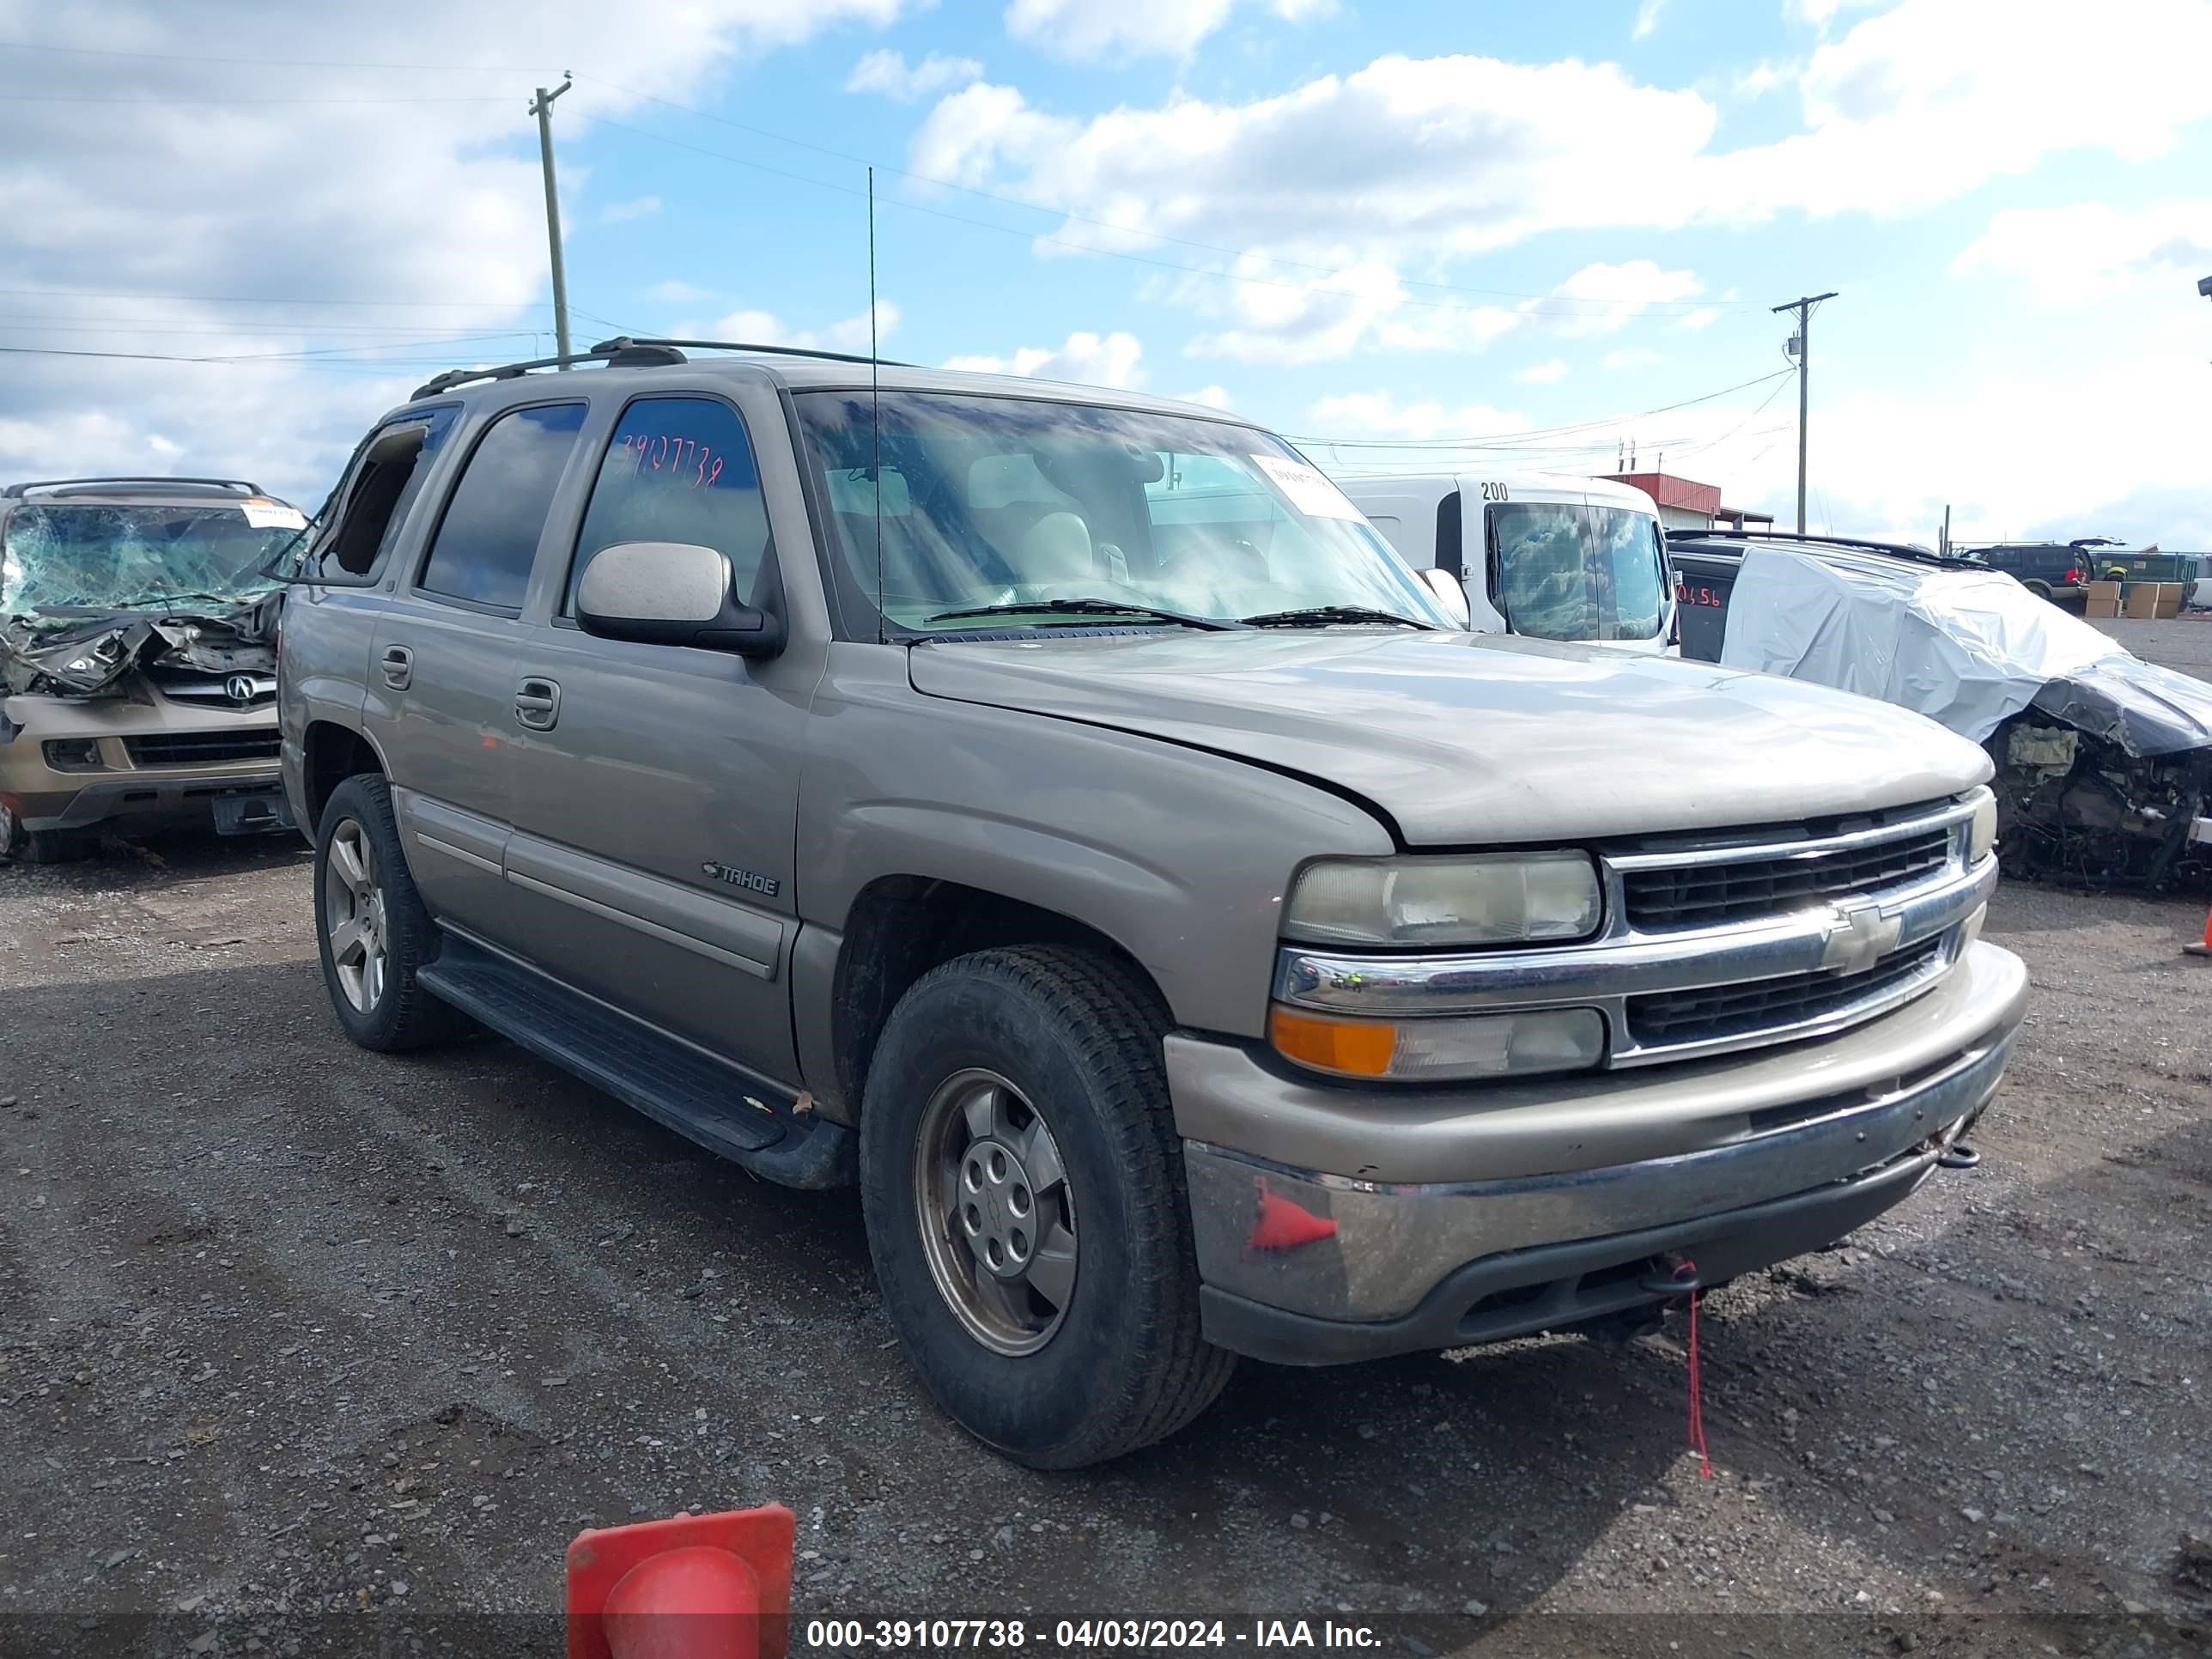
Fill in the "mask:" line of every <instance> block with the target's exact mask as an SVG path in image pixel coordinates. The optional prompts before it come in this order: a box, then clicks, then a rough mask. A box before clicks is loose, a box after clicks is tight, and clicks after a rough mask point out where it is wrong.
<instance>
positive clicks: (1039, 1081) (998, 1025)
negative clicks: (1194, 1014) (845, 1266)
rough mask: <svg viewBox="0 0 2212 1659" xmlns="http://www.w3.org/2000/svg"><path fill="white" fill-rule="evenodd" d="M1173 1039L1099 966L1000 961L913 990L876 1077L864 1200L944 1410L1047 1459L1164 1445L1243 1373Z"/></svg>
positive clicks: (889, 1030)
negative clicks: (1167, 1043) (1181, 1127)
mask: <svg viewBox="0 0 2212 1659" xmlns="http://www.w3.org/2000/svg"><path fill="white" fill-rule="evenodd" d="M1167 1026H1168V1018H1167V1012H1166V1010H1165V1009H1164V1007H1163V1006H1161V1005H1160V1001H1159V998H1158V994H1157V993H1156V992H1154V991H1153V989H1152V987H1151V986H1149V985H1148V984H1146V982H1145V981H1143V980H1142V979H1141V978H1140V977H1139V976H1138V975H1136V974H1134V973H1133V972H1132V971H1131V970H1130V969H1127V968H1126V967H1124V966H1122V965H1121V964H1120V963H1116V962H1115V961H1114V960H1112V959H1111V958H1109V957H1106V956H1104V955H1103V954H1101V953H1097V952H1093V951H1081V950H1074V949H1069V948H1065V947H1060V946H1036V945H1024V946H1018V947H1013V948H1008V949H1001V950H993V951H979V952H977V953H976V954H975V955H973V956H968V957H959V958H957V960H955V961H952V962H949V963H945V964H944V965H942V966H941V967H939V968H937V969H933V971H932V972H930V973H928V974H927V975H924V976H923V977H922V978H921V980H920V981H918V982H917V983H916V984H915V986H914V987H913V988H912V989H910V990H909V991H908V993H907V994H906V995H905V996H904V997H903V998H902V999H901V1000H900V1002H899V1005H898V1006H897V1007H896V1009H895V1010H893V1012H892V1014H891V1017H890V1022H889V1024H886V1026H885V1027H884V1034H883V1039H882V1041H881V1042H879V1043H878V1046H877V1048H876V1053H875V1056H874V1059H873V1060H872V1062H871V1064H870V1066H869V1071H868V1082H867V1088H866V1099H865V1102H864V1105H863V1109H862V1112H861V1115H860V1199H861V1207H862V1211H863V1212H864V1214H865V1215H866V1220H867V1228H868V1249H869V1253H870V1255H872V1256H873V1258H874V1260H875V1266H876V1276H877V1278H878V1280H880V1282H881V1283H882V1285H883V1290H884V1304H885V1306H886V1308H887V1309H888V1310H889V1311H890V1317H891V1322H892V1324H893V1325H894V1326H895V1327H896V1328H897V1331H898V1334H899V1336H900V1337H901V1339H902V1341H903V1343H904V1345H905V1347H906V1350H907V1354H908V1358H909V1359H910V1360H911V1361H912V1363H913V1364H914V1366H915V1370H917V1371H918V1372H919V1373H920V1374H921V1380H922V1383H923V1384H924V1386H926V1387H927V1389H929V1392H930V1394H931V1395H932V1396H933V1397H934V1398H935V1400H936V1401H937V1402H938V1404H939V1406H940V1407H943V1408H944V1410H945V1413H946V1414H947V1415H948V1416H950V1417H951V1418H952V1419H953V1420H954V1421H955V1422H957V1423H958V1424H959V1425H961V1426H962V1427H963V1428H965V1429H966V1430H968V1431H969V1432H970V1433H971V1434H974V1435H975V1437H977V1438H979V1439H981V1440H983V1441H984V1442H986V1443H988V1444H990V1445H992V1446H994V1447H996V1448H998V1449H1000V1451H1002V1452H1005V1453H1006V1455H1008V1456H1010V1457H1012V1458H1013V1459H1015V1460H1016V1461H1017V1462H1022V1463H1026V1464H1029V1465H1030V1466H1031V1467H1032V1468H1079V1467H1081V1466H1083V1465H1085V1464H1089V1463H1100V1462H1106V1461H1107V1460H1109V1459H1110V1458H1115V1457H1118V1456H1121V1455H1122V1454H1123V1453H1125V1452H1129V1451H1133V1450H1135V1449H1137V1448H1139V1447H1140V1446H1146V1445H1149V1444H1151V1443H1152V1442H1154V1441H1157V1440H1161V1439H1164V1438H1165V1437H1167V1436H1169V1435H1170V1434H1172V1433H1174V1432H1175V1431H1176V1430H1177V1429H1179V1428H1181V1427H1182V1426H1183V1425H1185V1424H1186V1423H1188V1422H1189V1421H1190V1420H1191V1419H1193V1418H1194V1417H1195V1416H1197V1415H1198V1413H1200V1412H1201V1411H1203V1410H1204V1409H1205V1408H1206V1406H1207V1405H1208V1404H1210V1403H1211V1402H1212V1400H1213V1397H1214V1396H1215V1395H1218V1393H1220V1391H1221V1388H1222V1385H1223V1384H1224V1383H1226V1382H1227V1381H1228V1380H1229V1375H1230V1372H1231V1370H1232V1369H1233V1368H1234V1366H1235V1364H1236V1360H1235V1358H1234V1356H1232V1355H1231V1354H1229V1353H1227V1352H1225V1351H1223V1350H1221V1349H1218V1348H1216V1347H1213V1346H1211V1345H1210V1344H1208V1343H1207V1342H1206V1340H1204V1339H1203V1338H1202V1337H1200V1334H1199V1314H1198V1269H1197V1264H1196V1259H1195V1256H1194V1252H1193V1249H1192V1244H1191V1228H1190V1210H1189V1204H1188V1199H1187V1197H1186V1195H1185V1192H1184V1186H1183V1176H1182V1141H1181V1139H1180V1138H1179V1137H1178V1136H1177V1135H1176V1132H1175V1126H1174V1122H1173V1120H1172V1118H1171V1117H1170V1112H1169V1106H1168V1091H1167V1078H1166V1074H1165V1069H1164V1066H1163V1063H1162V1059H1161V1049H1160V1042H1161V1038H1162V1036H1163V1035H1164V1033H1165V1031H1166V1030H1167Z"/></svg>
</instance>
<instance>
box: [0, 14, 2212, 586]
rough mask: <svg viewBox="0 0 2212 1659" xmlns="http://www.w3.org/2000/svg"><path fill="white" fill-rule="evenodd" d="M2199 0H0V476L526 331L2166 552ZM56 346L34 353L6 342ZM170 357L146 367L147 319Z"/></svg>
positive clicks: (298, 410)
mask: <svg viewBox="0 0 2212 1659" xmlns="http://www.w3.org/2000/svg"><path fill="white" fill-rule="evenodd" d="M2206 64H2212V0H2106V3H2103V4H2100V5H2098V6H2096V7H2093V8H2092V7H2087V6H2083V5H2081V4H2078V3H2062V0H1577V3H1575V4H1572V5H1555V6H1542V7H1532V6H1527V5H1521V4H1504V3H1492V0H1429V3H1389V0H1010V3H1009V0H987V3H979V0H937V3H934V4H931V3H927V0H682V3H675V0H670V3H660V4H655V3H647V4H642V5H636V6H630V7H612V6H609V5H606V4H605V3H585V0H467V3H461V4H455V5H449V6H444V7H430V8H424V7H407V8H399V7H368V6H354V5H348V4H343V3H339V0H294V3H289V4H286V5H284V6H283V7H281V8H280V7H277V6H275V5H271V4H267V3H255V0H164V3H158V4H156V3H145V0H73V3H70V4H68V5H60V6H58V5H53V4H51V3H46V0H40V3H35V4H34V3H29V0H0V345H4V346H6V347H8V348H10V349H9V351H8V352H7V353H6V354H5V356H4V357H0V477H19V476H23V475H26V474H30V475H37V476H51V475H53V474H56V473H62V474H68V473H82V472H98V471H123V470H132V471H136V470H141V469H149V470H156V471H181V472H193V473H210V472H213V473H224V474H229V473H244V474H246V475H247V476H250V477H257V478H258V479H260V480H261V481H262V482H264V483H266V484H268V485H269V486H270V488H273V489H278V490H280V491H283V492H286V493H289V494H292V495H295V496H297V497H300V498H301V499H308V498H319V495H320V494H321V492H322V490H323V489H325V488H326V487H327V485H328V483H329V481H330V477H331V473H332V471H334V469H335V468H336V466H337V465H338V463H339V462H340V461H341V460H342V459H343V454H344V453H345V451H346V450H347V449H348V448H349V447H350V445H351V443H352V441H353V440H354V439H355V437H356V436H357V435H358V434H359V432H360V430H361V428H362V426H363V425H364V424H365V423H366V422H367V421H368V419H370V418H371V417H373V416H374V414H375V413H376V412H378V410H380V409H382V408H384V407H386V406H388V405H389V404H392V403H393V402H396V401H398V399H399V398H402V397H404V395H405V393H406V392H407V390H408V388H409V387H410V386H411V385H412V384H413V383H414V382H415V381H416V380H418V379H420V378H422V376H423V375H425V374H428V372H430V371H431V370H433V369H435V368H439V367H442V366H445V365H447V364H449V363H452V362H474V361H493V360H500V359H503V358H506V357H510V356H527V355H532V353H533V352H534V351H537V350H539V349H550V326H551V312H550V304H549V303H548V292H549V285H548V282H547V278H546V273H545V265H546V258H545V246H544V218H543V206H542V201H541V197H540V195H539V186H538V162H537V146H536V135H535V131H534V127H533V125H532V123H531V122H530V121H529V119H528V118H527V117H526V113H525V106H526V103H527V100H528V98H529V95H530V93H531V89H532V88H533V87H535V86H538V85H540V84H547V83H553V82H557V80H558V78H559V76H560V75H561V73H562V71H563V70H573V71H574V75H575V77H576V84H575V88H574V90H573V91H572V92H570V93H569V94H568V95H567V96H565V97H564V98H563V99H562V100H561V101H560V102H559V103H558V104H557V105H556V132H557V140H558V147H559V156H560V163H561V168H562V174H561V181H562V197H563V202H564V212H565V215H566V219H567V238H566V246H567V250H568V272H569V276H568V282H569V292H570V297H571V302H572V306H573V307H574V313H575V328H576V332H577V334H578V336H579V337H580V338H581V339H585V340H591V339H596V338H599V337H603V336H605V335H606V334H608V333H611V332H613V331H616V329H617V327H619V328H621V329H623V330H627V331H656V332H659V331H671V332H674V331H682V332H693V331H705V332H711V333H713V334H714V335H716V336H717V337H728V336H736V337H742V338H747V339H758V340H780V341H786V342H797V343H823V344H828V345H832V346H837V347H842V348H847V349H850V348H853V347H855V346H860V347H865V345H866V336H867V326H868V284H867V264H866V255H867V242H866V220H865V215H864V209H863V197H862V191H863V185H864V179H865V172H864V168H865V167H866V164H867V163H870V162H872V163H873V164H874V165H875V167H876V168H877V188H878V246H877V259H878V295H879V305H878V312H877V321H878V326H879V329H880V331H881V334H882V338H883V349H884V353H885V355H887V356H895V357H898V358H902V359H905V360H908V361H911V362H957V363H965V364H975V365H978V366H987V367H997V368H1009V369H1012V370H1013V371H1015V372H1018V373H1023V374H1040V375H1048V376H1054V377H1058V378H1065V379H1076V380H1093V381H1097V382H1100V383H1103V384H1107V385H1115V386H1139V387H1142V388H1143V389H1145V390H1146V391H1148V392H1160V393H1165V394H1169V395H1176V396H1194V397H1199V398H1203V399H1206V400H1208V401H1212V402H1216V403H1219V404H1225V405H1228V406H1231V407H1233V408H1235V409H1236V410H1238V411H1240V412H1241V413H1243V414H1245V415H1248V416H1253V417H1255V418H1257V419H1260V420H1261V421H1264V422H1267V423H1268V424H1270V425H1272V426H1273V427H1275V428H1278V429H1279V430H1281V431H1284V432H1286V433H1289V434H1291V435H1294V436H1296V437H1297V438H1298V439H1299V440H1300V441H1302V442H1303V443H1304V445H1305V447H1307V449H1308V450H1309V453H1311V454H1312V455H1313V456H1314V457H1315V459H1316V460H1318V461H1320V462H1322V464H1323V465H1328V466H1330V467H1332V468H1334V469H1336V470H1339V471H1371V470H1377V469H1379V468H1381V467H1384V466H1387V465H1393V464H1404V465H1428V464H1434V463H1437V462H1443V463H1446V464H1451V465H1465V466H1467V467H1468V468H1469V469H1474V468H1482V469H1495V468H1498V467H1514V468H1528V467H1548V468H1555V469H1564V470H1568V471H1601V470H1610V469H1611V468H1612V466H1613V463H1614V461H1615V459H1616V457H1617V455H1618V454H1619V453H1620V450H1621V449H1622V448H1623V447H1625V446H1626V445H1628V444H1630V443H1633V444H1634V445H1635V446H1636V448H1637V451H1638V459H1639V460H1641V461H1642V462H1643V463H1644V465H1647V466H1648V465H1652V464H1653V463H1655V462H1656V461H1657V460H1658V459H1660V458H1661V457H1662V456H1663V458H1664V464H1665V465H1666V467H1667V468H1668V471H1679V472H1682V473H1686V474H1688V475H1690V476H1692V477H1699V478H1702V479H1705V480H1709V481H1711V482H1713V483H1718V484H1720V485H1721V486H1722V487H1723V489H1724V491H1725V492H1726V494H1727V496H1728V498H1729V500H1730V501H1732V502H1735V503H1738V504H1741V505H1744V506H1748V507H1764V508H1765V509H1767V510H1769V511H1772V512H1774V513H1777V514H1778V515H1779V516H1781V517H1783V518H1784V520H1787V518H1788V517H1789V516H1790V513H1791V511H1792V502H1793V490H1794V469H1795V465H1796V443H1795V428H1794V419H1795V404H1796V392H1795V387H1794V385H1793V384H1792V383H1791V381H1790V380H1789V378H1788V377H1787V375H1786V374H1785V373H1784V371H1785V370H1786V368H1787V360H1786V359H1785V358H1784V356H1783V350H1782V346H1783V341H1784V337H1785V336H1786V335H1787V333H1788V332H1789V327H1788V325H1787V324H1786V322H1785V321H1784V319H1780V318H1778V317H1775V316H1773V315H1771V314H1770V312H1769V309H1768V308H1769V307H1771V306H1772V305H1774V304H1775V303H1777V302H1778V301H1784V300H1789V299H1792V298H1795V297H1796V296H1797V295H1801V294H1805V293H1815V292H1819V291H1821V290H1824V289H1838V290H1840V293H1841V297H1840V298H1838V299H1837V300H1836V301H1832V303H1830V304H1829V305H1827V306H1826V307H1824V308H1823V309H1822V310H1821V311H1820V313H1819V315H1818V317H1817V318H1816V319H1815V322H1814V358H1813V398H1814V425H1813V471H1812V492H1811V493H1812V513H1811V516H1812V520H1813V523H1814V527H1815V528H1820V527H1831V528H1833V529H1835V530H1837V531H1839V532H1859V533H1875V532H1907V533H1910V534H1912V535H1914V536H1916V537H1917V538H1923V539H1932V538H1933V536H1934V534H1935V531H1936V525H1937V524H1938V522H1939V521H1940V520H1941V516H1942V510H1943V507H1944V506H1945V504H1946V503H1949V504H1950V505H1951V506H1952V508H1953V513H1954V532H1955V533H1956V534H1958V535H1959V536H1960V537H1961V538H1996V537H2003V536H2012V535H2020V534H2026V533H2031V532H2033V533H2051V532H2057V533H2062V534H2065V535H2077V534H2092V533H2101V534H2106V535H2113V536H2119V537H2123V538H2128V539H2130V540H2136V541H2148V540H2158V541H2160V542H2162V543H2163V544H2165V545H2166V546H2167V547H2170V548H2171V547H2192V548H2212V447H2209V446H2208V444H2207V436H2208V422H2207V418H2206V416H2207V393H2208V391H2212V362H2208V359H2212V301H2204V300H2202V299H2199V298H2197V295H2196V293H2195V283H2196V280H2197V277H2199V276H2205V275H2208V274H2212V74H2207V73H2206V70H2205V65H2206ZM64 354H70V355H64ZM179 360H188V361H179Z"/></svg>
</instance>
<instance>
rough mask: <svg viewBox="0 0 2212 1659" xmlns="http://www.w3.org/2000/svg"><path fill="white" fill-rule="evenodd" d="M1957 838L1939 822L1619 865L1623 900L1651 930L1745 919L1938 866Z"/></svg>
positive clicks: (1635, 922)
mask: <svg viewBox="0 0 2212 1659" xmlns="http://www.w3.org/2000/svg"><path fill="white" fill-rule="evenodd" d="M1955 838H1956V837H1955V834H1954V831H1953V830H1952V829H1948V828H1947V827H1940V826H1939V827H1937V828H1935V829H1922V830H1919V831H1918V832H1917V833H1915V834H1911V835H1908V836H1904V837H1902V838H1901V839H1899V840H1897V841H1885V842H1875V844H1874V845H1872V846H1869V847H1850V848H1839V849H1832V850H1829V851H1826V852H1804V853H1795V854H1791V853H1784V854H1781V855H1779V856H1776V855H1774V854H1772V853H1771V850H1770V851H1767V852H1765V853H1762V854H1761V855H1759V856H1757V857H1753V858H1747V859H1745V860H1742V861H1741V862H1739V863H1730V864H1696V865H1681V866H1674V867H1672V868H1662V869H1656V870H1628V871H1624V872H1622V874H1621V880H1620V885H1621V903H1622V908H1624V909H1625V910H1626V912H1627V915H1628V921H1629V925H1630V926H1631V927H1636V928H1638V929H1640V930H1644V931H1647V932H1654V933H1656V932H1662V931H1665V930H1667V929H1668V928H1674V927H1713V926H1715V925H1717V924H1718V923H1722V922H1730V921H1747V920H1749V919H1751V918H1753V917H1755V916H1766V915H1773V914H1775V912H1777V911H1778V910H1793V909H1796V908H1800V907H1801V906H1803V905H1807V904H1813V903H1818V902H1820V901H1822V900H1824V899H1838V898H1849V897H1852V896H1858V895H1862V894H1869V893H1879V892H1881V890H1883V889H1885V888H1889V887H1895V886H1898V885H1899V884H1903V883H1905V882H1908V881H1911V880H1912V879H1913V878H1915V877H1917V876H1923V875H1926V874H1927V873H1928V872H1930V871H1934V870H1940V869H1942V867H1943V865H1944V862H1945V860H1948V858H1949V857H1950V856H1951V843H1952V842H1953V841H1954V839H1955Z"/></svg>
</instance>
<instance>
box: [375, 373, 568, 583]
mask: <svg viewBox="0 0 2212 1659" xmlns="http://www.w3.org/2000/svg"><path fill="white" fill-rule="evenodd" d="M584 409H585V405H584V404H540V405H538V407H536V408H533V409H516V410H508V411H507V413H506V414H504V415H502V416H500V417H499V418H498V419H497V420H495V421H494V422H492V423H491V425H490V426H489V428H486V429H485V432H484V435H483V438H482V439H481V440H480V441H478V442H477V447H476V453H474V454H472V455H471V456H470V457H469V464H468V466H467V467H466V469H465V471H463V472H462V473H461V481H460V482H459V483H457V484H455V485H454V486H453V496H452V498H451V499H450V500H449V501H447V503H446V516H445V517H444V519H443V520H441V521H440V522H439V525H438V533H437V537H436V539H435V540H434V541H433V542H432V543H431V544H430V556H429V558H428V560H426V561H425V562H424V563H423V566H422V578H421V580H419V581H417V582H416V586H418V587H420V588H421V589H422V590H423V591H424V592H428V593H441V594H443V595H445V596H446V597H447V599H465V600H466V601H468V602H469V603H471V604H472V605H490V606H494V607H496V608H497V609H500V610H503V611H516V610H520V608H521V606H522V595H523V592H524V590H526V588H527V587H528V586H530V566H531V562H532V560H533V559H535V558H536V556H537V554H538V535H539V533H540V532H542V531H544V528H545V513H546V510H547V509H548V508H549V507H551V506H552V504H553V491H554V490H555V489H556V487H558V485H559V484H560V482H561V474H562V471H563V470H565V469H566V468H567V466H568V456H569V453H570V452H571V451H572V450H574V448H575V447H576V433H577V431H578V429H579V428H581V427H582V425H583V424H584Z"/></svg>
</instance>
